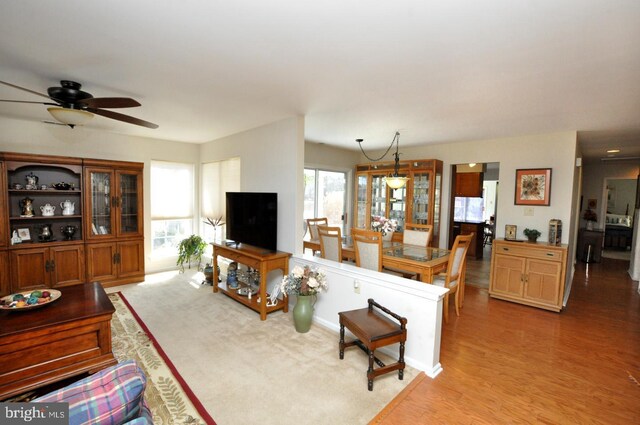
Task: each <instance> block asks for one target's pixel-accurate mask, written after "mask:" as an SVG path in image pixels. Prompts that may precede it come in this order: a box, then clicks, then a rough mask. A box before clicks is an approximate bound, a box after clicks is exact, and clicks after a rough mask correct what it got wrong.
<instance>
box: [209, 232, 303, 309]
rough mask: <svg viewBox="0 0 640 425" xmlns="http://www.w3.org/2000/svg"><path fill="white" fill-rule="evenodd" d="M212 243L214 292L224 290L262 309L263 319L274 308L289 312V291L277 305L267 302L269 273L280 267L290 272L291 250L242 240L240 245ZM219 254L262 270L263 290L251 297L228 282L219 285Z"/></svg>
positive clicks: (239, 299) (261, 287)
mask: <svg viewBox="0 0 640 425" xmlns="http://www.w3.org/2000/svg"><path fill="white" fill-rule="evenodd" d="M211 245H213V292H218V291H220V292H222V293H223V294H225V295H227V296H229V297H231V298H233V299H234V300H236V301H238V302H239V303H242V304H244V305H245V306H247V307H249V308H250V309H252V310H255V311H257V312H258V313H260V320H267V313H271V312H272V311H276V310H282V311H283V312H285V313H286V312H287V311H289V300H288V298H287V295H286V294H284V298H283V299H282V300H278V303H277V304H276V305H274V306H267V299H268V295H267V274H268V273H269V272H270V271H271V270H278V269H280V270H282V274H283V276H286V275H287V274H288V273H289V257H291V254H289V253H288V252H282V251H269V250H267V249H264V248H258V247H255V246H251V245H244V244H240V245H238V246H237V247H231V246H226V245H220V244H217V243H213V244H211ZM218 256H221V257H225V258H228V259H230V260H233V261H237V262H238V263H241V264H244V265H246V266H249V267H251V268H253V269H256V270H258V271H259V272H260V291H259V293H258V294H257V295H256V296H254V297H252V298H251V299H249V298H248V297H246V296H243V295H239V294H238V293H237V292H236V291H235V290H232V289H230V288H227V287H226V286H225V287H224V288H223V287H218ZM258 300H260V302H258Z"/></svg>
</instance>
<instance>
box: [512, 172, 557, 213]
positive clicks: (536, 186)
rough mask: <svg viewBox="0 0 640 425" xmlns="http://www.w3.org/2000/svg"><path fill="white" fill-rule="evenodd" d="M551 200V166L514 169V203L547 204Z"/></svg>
mask: <svg viewBox="0 0 640 425" xmlns="http://www.w3.org/2000/svg"><path fill="white" fill-rule="evenodd" d="M550 201H551V168H528V169H519V170H516V193H515V204H516V205H541V206H549V204H550Z"/></svg>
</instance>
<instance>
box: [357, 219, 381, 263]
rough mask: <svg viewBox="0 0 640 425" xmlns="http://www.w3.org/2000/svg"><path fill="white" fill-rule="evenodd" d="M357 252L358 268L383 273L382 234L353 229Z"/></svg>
mask: <svg viewBox="0 0 640 425" xmlns="http://www.w3.org/2000/svg"><path fill="white" fill-rule="evenodd" d="M351 238H352V239H353V247H354V250H355V252H356V266H358V267H362V268H365V269H369V270H375V271H377V272H381V271H382V233H380V232H376V231H375V230H365V229H356V228H352V229H351Z"/></svg>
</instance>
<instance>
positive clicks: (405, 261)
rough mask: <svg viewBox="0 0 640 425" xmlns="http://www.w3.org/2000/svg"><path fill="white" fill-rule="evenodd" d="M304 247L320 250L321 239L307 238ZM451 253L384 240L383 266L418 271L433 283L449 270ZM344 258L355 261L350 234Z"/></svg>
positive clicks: (421, 277) (424, 280) (423, 278)
mask: <svg viewBox="0 0 640 425" xmlns="http://www.w3.org/2000/svg"><path fill="white" fill-rule="evenodd" d="M304 248H305V249H306V248H308V249H311V250H312V252H316V251H318V252H319V251H320V241H315V240H306V241H305V243H304ZM449 253H450V251H449V250H447V249H442V248H435V247H430V246H419V245H410V244H405V243H402V242H399V241H383V243H382V267H385V268H390V269H395V270H404V271H407V272H413V273H417V274H418V275H419V276H420V281H421V282H424V283H432V282H433V277H434V276H435V275H437V274H439V273H442V272H445V271H446V270H447V263H448V262H449ZM342 258H343V260H349V261H355V258H356V252H355V248H354V246H353V240H352V239H351V237H350V236H345V237H343V238H342Z"/></svg>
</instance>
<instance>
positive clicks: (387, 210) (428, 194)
mask: <svg viewBox="0 0 640 425" xmlns="http://www.w3.org/2000/svg"><path fill="white" fill-rule="evenodd" d="M393 171H394V162H379V163H369V164H360V165H357V166H356V178H355V182H356V188H355V193H356V198H355V218H354V223H353V225H354V227H356V228H360V229H368V228H370V227H371V218H372V216H383V217H386V218H389V219H395V220H397V221H398V226H399V228H398V230H397V232H396V234H395V235H394V238H401V237H402V231H403V229H404V225H405V223H417V224H430V225H432V226H433V238H432V244H433V246H436V247H437V246H438V242H439V234H440V203H441V188H442V161H438V160H435V159H425V160H412V161H400V162H399V169H398V175H400V176H407V177H409V181H408V182H407V184H406V186H404V187H402V188H400V189H392V188H390V187H388V186H387V185H386V184H385V183H384V180H383V179H384V177H385V176H388V175H389V174H391V173H393Z"/></svg>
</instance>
